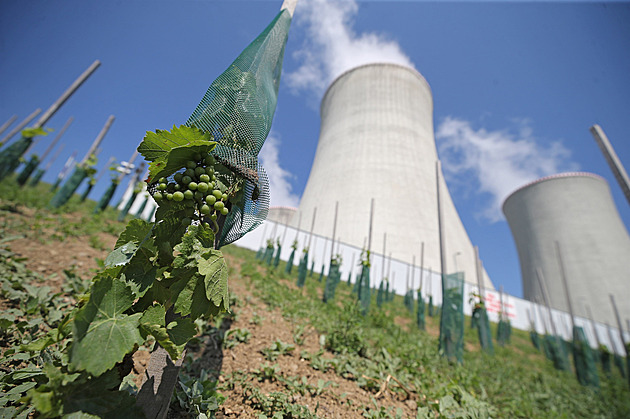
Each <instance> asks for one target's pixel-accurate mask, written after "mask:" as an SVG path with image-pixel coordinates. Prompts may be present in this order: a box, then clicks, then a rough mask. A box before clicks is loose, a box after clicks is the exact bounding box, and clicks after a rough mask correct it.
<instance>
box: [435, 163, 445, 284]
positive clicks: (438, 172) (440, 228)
mask: <svg viewBox="0 0 630 419" xmlns="http://www.w3.org/2000/svg"><path fill="white" fill-rule="evenodd" d="M441 171H442V167H441V163H440V161H439V160H438V161H436V162H435V179H436V191H437V192H436V194H437V216H438V236H439V243H440V269H441V271H442V290H444V281H445V280H446V252H445V249H444V225H443V223H442V221H443V220H442V197H441V194H440V189H441V182H440V178H441Z"/></svg>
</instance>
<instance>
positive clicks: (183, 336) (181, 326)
mask: <svg viewBox="0 0 630 419" xmlns="http://www.w3.org/2000/svg"><path fill="white" fill-rule="evenodd" d="M166 330H167V331H168V336H169V337H170V338H171V341H172V342H173V343H174V344H175V345H177V347H178V348H181V349H180V352H181V350H183V349H184V346H186V343H188V341H189V340H190V339H192V338H193V337H194V336H195V335H196V334H197V328H196V327H195V323H194V322H193V321H192V320H191V319H190V318H186V317H180V318H178V319H176V320H173V321H172V322H170V323H169V324H168V325H167V326H166ZM174 359H176V358H174Z"/></svg>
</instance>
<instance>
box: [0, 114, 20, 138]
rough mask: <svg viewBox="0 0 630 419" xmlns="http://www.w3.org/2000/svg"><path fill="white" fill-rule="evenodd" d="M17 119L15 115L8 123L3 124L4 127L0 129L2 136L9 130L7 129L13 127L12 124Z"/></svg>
mask: <svg viewBox="0 0 630 419" xmlns="http://www.w3.org/2000/svg"><path fill="white" fill-rule="evenodd" d="M16 119H17V115H13V116H12V117H11V118H9V119H8V120H7V122H5V123H4V124H2V126H1V127H0V134H2V133H3V132H5V131H6V130H7V128H9V127H10V126H11V124H12V123H14V122H15V120H16Z"/></svg>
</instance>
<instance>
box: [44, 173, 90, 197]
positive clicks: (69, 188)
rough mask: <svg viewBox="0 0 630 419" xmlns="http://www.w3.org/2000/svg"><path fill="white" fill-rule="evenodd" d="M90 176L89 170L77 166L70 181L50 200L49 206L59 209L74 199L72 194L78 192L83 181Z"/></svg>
mask: <svg viewBox="0 0 630 419" xmlns="http://www.w3.org/2000/svg"><path fill="white" fill-rule="evenodd" d="M87 176H88V170H87V169H85V168H84V167H82V166H81V165H77V166H76V167H75V168H74V172H72V176H70V179H68V180H67V181H66V183H64V184H63V186H62V187H61V188H60V189H59V190H58V191H57V192H56V193H55V195H54V196H53V197H52V199H51V200H50V203H49V204H48V206H49V207H51V208H59V207H60V206H62V205H63V204H65V203H66V202H68V200H69V199H70V197H72V194H74V192H75V191H76V190H77V188H78V187H79V185H80V184H81V182H83V179H85V178H86V177H87Z"/></svg>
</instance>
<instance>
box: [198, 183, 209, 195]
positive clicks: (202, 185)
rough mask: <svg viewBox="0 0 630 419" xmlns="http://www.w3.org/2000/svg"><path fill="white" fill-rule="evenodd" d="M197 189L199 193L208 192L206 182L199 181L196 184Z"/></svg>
mask: <svg viewBox="0 0 630 419" xmlns="http://www.w3.org/2000/svg"><path fill="white" fill-rule="evenodd" d="M197 190H198V191H199V192H201V193H205V192H208V184H207V183H206V182H199V183H198V184H197Z"/></svg>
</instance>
